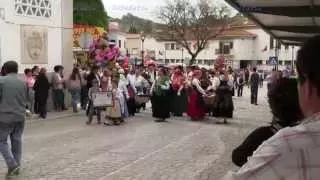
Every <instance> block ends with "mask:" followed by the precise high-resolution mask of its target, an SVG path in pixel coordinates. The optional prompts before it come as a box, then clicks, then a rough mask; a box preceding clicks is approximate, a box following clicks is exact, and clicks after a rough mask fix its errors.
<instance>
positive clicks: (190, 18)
mask: <svg viewBox="0 0 320 180" xmlns="http://www.w3.org/2000/svg"><path fill="white" fill-rule="evenodd" d="M229 12H230V9H229V8H228V7H226V6H213V5H211V4H210V3H209V2H208V1H207V0H199V1H198V2H197V3H196V4H192V3H191V1H190V0H173V1H168V2H167V4H166V5H165V6H162V7H161V8H160V13H159V19H160V20H161V21H162V22H163V23H164V24H166V28H167V30H164V31H162V32H165V33H166V34H167V36H169V38H171V39H172V40H173V41H176V42H177V43H178V44H180V45H181V46H182V47H184V48H185V49H186V50H187V52H188V53H189V54H190V56H191V60H190V65H192V64H194V62H195V60H196V57H197V56H198V55H199V53H200V52H201V51H202V50H203V49H205V48H206V47H207V45H208V42H209V40H211V39H214V38H216V37H217V36H218V35H219V33H221V32H222V31H223V30H224V29H225V28H226V27H227V23H228V19H229Z"/></svg>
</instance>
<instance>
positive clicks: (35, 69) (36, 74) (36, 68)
mask: <svg viewBox="0 0 320 180" xmlns="http://www.w3.org/2000/svg"><path fill="white" fill-rule="evenodd" d="M31 71H32V72H31V73H32V76H34V78H37V76H38V75H39V72H40V68H39V66H33V68H32V69H31Z"/></svg>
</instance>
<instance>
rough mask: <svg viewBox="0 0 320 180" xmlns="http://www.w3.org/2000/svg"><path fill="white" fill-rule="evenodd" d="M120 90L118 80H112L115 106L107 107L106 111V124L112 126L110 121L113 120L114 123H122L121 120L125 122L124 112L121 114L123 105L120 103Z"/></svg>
mask: <svg viewBox="0 0 320 180" xmlns="http://www.w3.org/2000/svg"><path fill="white" fill-rule="evenodd" d="M120 93H122V92H120V91H119V89H118V82H116V81H113V82H112V100H113V106H112V107H108V108H107V112H106V114H107V115H106V120H105V123H104V124H105V125H107V126H110V125H111V123H110V121H112V122H113V124H114V125H120V123H121V122H123V118H122V114H121V105H120V100H119V96H120Z"/></svg>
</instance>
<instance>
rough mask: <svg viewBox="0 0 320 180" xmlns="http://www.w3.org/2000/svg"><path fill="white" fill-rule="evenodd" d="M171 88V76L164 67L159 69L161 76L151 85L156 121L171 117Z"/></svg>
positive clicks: (153, 111)
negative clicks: (169, 103)
mask: <svg viewBox="0 0 320 180" xmlns="http://www.w3.org/2000/svg"><path fill="white" fill-rule="evenodd" d="M169 90H170V78H169V76H168V75H167V71H166V70H165V69H164V68H161V69H160V70H159V77H158V78H157V80H156V81H154V83H153V85H152V87H151V93H152V98H151V103H152V116H153V117H154V118H155V119H156V120H155V121H156V122H164V121H166V119H167V118H170V106H168V102H169V101H170V98H169Z"/></svg>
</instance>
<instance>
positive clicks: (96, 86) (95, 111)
mask: <svg viewBox="0 0 320 180" xmlns="http://www.w3.org/2000/svg"><path fill="white" fill-rule="evenodd" d="M97 92H101V89H100V88H99V82H98V81H97V80H93V81H92V87H91V88H90V89H89V92H88V96H89V114H88V117H89V120H88V121H87V125H89V124H91V122H92V118H93V115H94V114H96V115H97V120H98V124H101V109H100V107H94V105H93V99H94V97H95V94H96V93H97Z"/></svg>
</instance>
